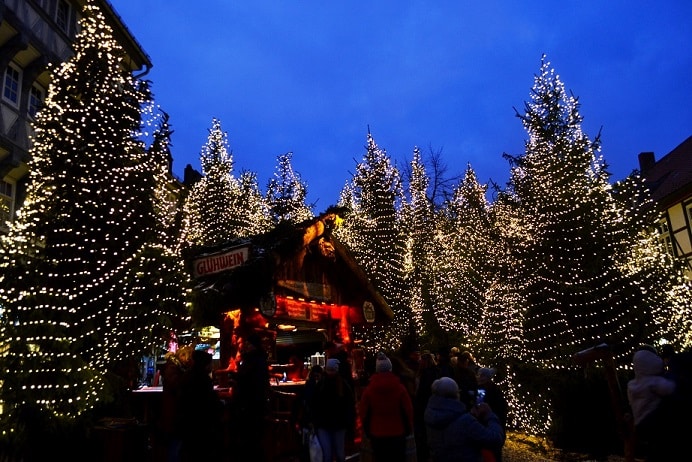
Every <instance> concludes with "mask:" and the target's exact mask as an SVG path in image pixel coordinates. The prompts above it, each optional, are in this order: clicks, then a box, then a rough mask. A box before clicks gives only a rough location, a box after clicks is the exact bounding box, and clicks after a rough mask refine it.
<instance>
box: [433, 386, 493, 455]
mask: <svg viewBox="0 0 692 462" xmlns="http://www.w3.org/2000/svg"><path fill="white" fill-rule="evenodd" d="M431 388H432V395H431V396H430V399H429V400H428V405H427V407H426V409H425V415H424V420H425V426H426V433H427V436H428V443H429V445H430V455H431V456H432V458H433V459H434V460H483V459H482V457H483V451H484V450H486V449H484V448H488V449H489V448H493V447H497V446H500V445H502V444H503V443H504V440H505V432H504V431H503V429H502V425H501V424H500V420H499V419H498V417H497V416H496V415H495V414H494V413H493V411H492V410H491V408H490V406H489V405H488V404H487V403H480V404H479V405H477V406H475V407H474V408H473V409H472V410H469V408H467V407H466V405H465V404H464V403H463V402H462V401H460V399H459V386H458V385H457V383H456V381H455V380H454V379H452V378H449V377H441V378H439V379H437V380H435V381H434V382H433V384H432V387H431Z"/></svg>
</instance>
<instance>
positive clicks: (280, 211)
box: [266, 152, 314, 224]
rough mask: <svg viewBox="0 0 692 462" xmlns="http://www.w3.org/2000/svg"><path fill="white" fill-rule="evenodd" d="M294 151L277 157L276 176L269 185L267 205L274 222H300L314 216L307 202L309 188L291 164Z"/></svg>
mask: <svg viewBox="0 0 692 462" xmlns="http://www.w3.org/2000/svg"><path fill="white" fill-rule="evenodd" d="M292 157H293V153H292V152H287V153H286V154H282V155H280V156H279V157H278V159H277V166H276V170H275V172H274V177H273V178H272V179H270V180H269V183H268V185H267V197H266V200H267V205H268V207H269V210H270V215H271V219H272V222H273V223H274V224H278V223H280V222H289V223H300V222H302V221H305V220H309V219H310V218H312V217H313V215H314V214H313V212H312V210H313V207H312V206H311V205H307V204H306V202H305V201H306V199H307V194H308V188H307V184H306V183H305V182H304V181H302V180H301V178H300V174H298V172H296V171H294V170H293V166H292V165H291V158H292Z"/></svg>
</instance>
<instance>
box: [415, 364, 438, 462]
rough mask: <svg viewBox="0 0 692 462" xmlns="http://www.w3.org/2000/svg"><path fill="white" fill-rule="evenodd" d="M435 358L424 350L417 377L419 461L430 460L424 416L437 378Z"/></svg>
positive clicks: (416, 410) (416, 423) (417, 442)
mask: <svg viewBox="0 0 692 462" xmlns="http://www.w3.org/2000/svg"><path fill="white" fill-rule="evenodd" d="M437 378H438V377H437V368H436V363H435V358H434V356H433V354H432V353H430V352H429V351H426V352H423V354H422V355H421V360H420V367H419V368H418V374H417V377H416V396H415V398H414V400H413V431H414V433H413V434H414V436H415V437H416V453H417V456H418V460H419V461H424V462H426V461H427V460H428V438H427V436H426V430H425V421H424V420H423V416H424V414H425V408H426V407H427V406H428V399H430V395H432V384H433V382H434V381H435V380H437Z"/></svg>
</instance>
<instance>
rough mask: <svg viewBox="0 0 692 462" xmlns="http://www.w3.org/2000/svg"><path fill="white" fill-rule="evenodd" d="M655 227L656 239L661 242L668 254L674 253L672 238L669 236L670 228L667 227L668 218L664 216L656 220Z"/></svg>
mask: <svg viewBox="0 0 692 462" xmlns="http://www.w3.org/2000/svg"><path fill="white" fill-rule="evenodd" d="M657 229H658V241H659V242H660V243H661V244H663V246H664V247H665V248H666V251H667V252H668V253H669V254H671V255H675V253H674V251H673V240H672V238H671V237H670V230H669V228H668V220H667V219H666V218H665V217H663V218H661V219H660V220H658V226H657Z"/></svg>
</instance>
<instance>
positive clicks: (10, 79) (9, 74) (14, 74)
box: [2, 64, 21, 107]
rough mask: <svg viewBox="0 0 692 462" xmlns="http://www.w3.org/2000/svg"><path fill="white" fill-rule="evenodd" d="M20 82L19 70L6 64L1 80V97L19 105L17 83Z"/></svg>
mask: <svg viewBox="0 0 692 462" xmlns="http://www.w3.org/2000/svg"><path fill="white" fill-rule="evenodd" d="M20 82H21V71H20V70H19V69H18V68H17V67H16V66H15V65H14V64H8V65H7V69H5V80H4V82H3V89H2V97H3V98H4V99H5V100H6V101H9V102H10V103H12V104H13V105H14V106H15V107H19V90H20V89H19V83H20Z"/></svg>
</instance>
